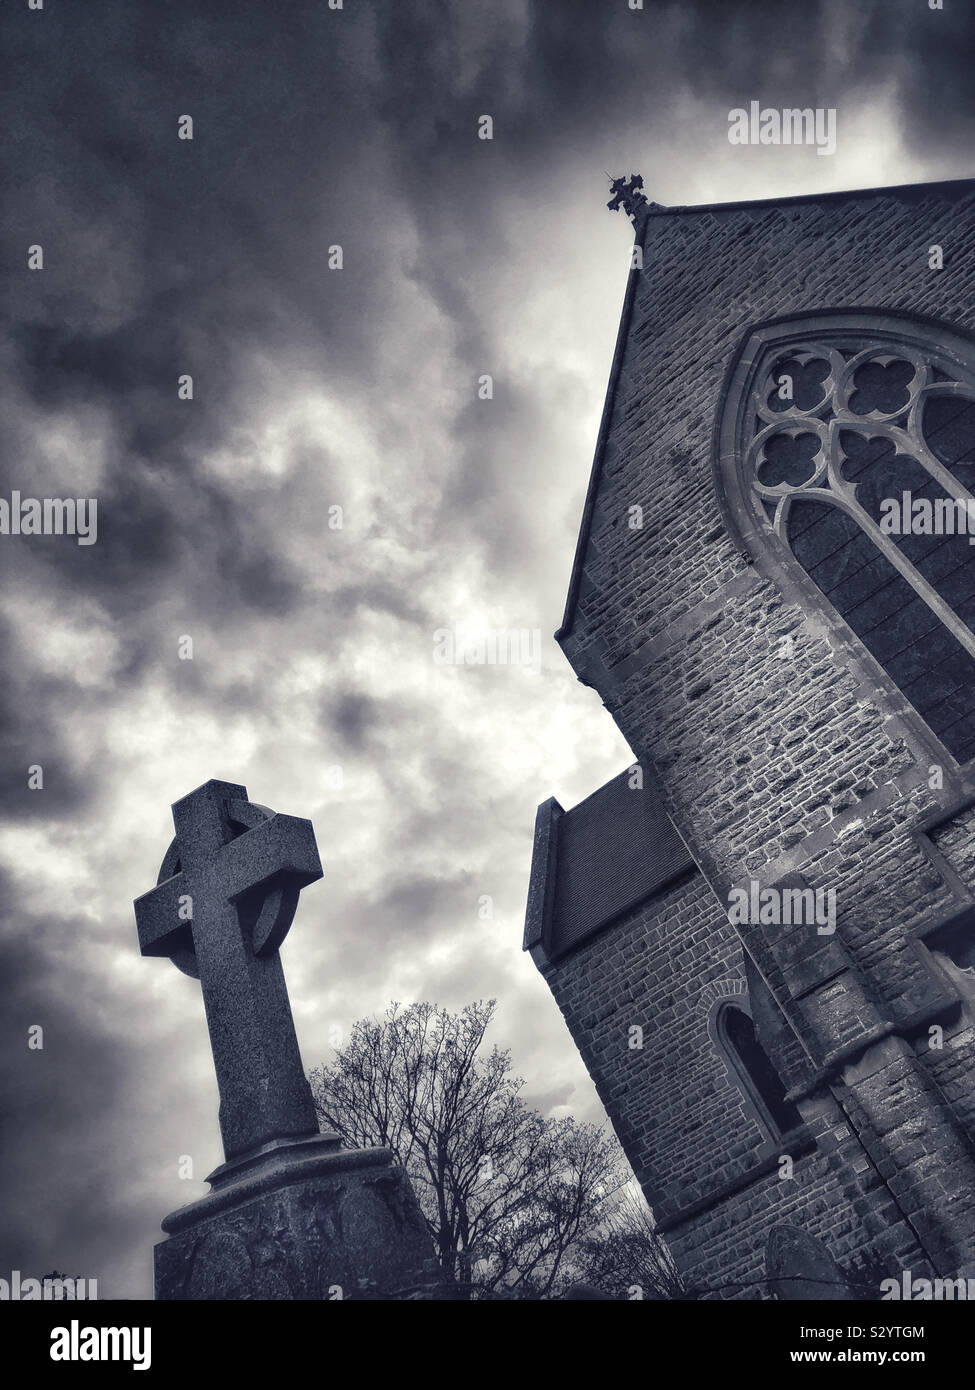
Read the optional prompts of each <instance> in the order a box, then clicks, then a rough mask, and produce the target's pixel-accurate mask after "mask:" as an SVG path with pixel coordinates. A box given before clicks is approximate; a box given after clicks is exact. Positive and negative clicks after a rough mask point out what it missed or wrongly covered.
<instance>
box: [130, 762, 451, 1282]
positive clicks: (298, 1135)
mask: <svg viewBox="0 0 975 1390" xmlns="http://www.w3.org/2000/svg"><path fill="white" fill-rule="evenodd" d="M173 820H174V822H175V826H176V838H175V839H174V840H173V843H172V844H171V845H170V848H169V851H168V852H167V854H166V856H165V858H164V860H163V865H162V869H161V871H160V874H159V882H158V883H157V886H156V887H155V888H154V889H152V890H151V892H149V893H146V894H144V895H143V896H142V897H141V898H138V899H137V900H136V903H135V914H136V922H137V925H138V930H139V944H140V947H141V950H142V953H143V955H161V956H168V957H169V958H170V960H172V961H173V963H174V964H175V965H177V966H178V967H179V969H180V970H182V971H184V973H186V974H188V975H190V976H192V977H193V978H195V979H198V980H199V981H200V985H201V989H202V993H203V1002H204V1006H205V1008H206V1016H207V1026H208V1027H209V1030H210V1043H211V1046H212V1048H213V1061H214V1066H215V1069H216V1073H217V1082H218V1085H219V1088H220V1129H221V1133H222V1135H223V1145H224V1153H225V1155H226V1159H227V1161H226V1162H225V1163H223V1164H221V1166H220V1167H219V1168H217V1169H215V1170H214V1172H212V1173H211V1174H210V1176H209V1178H208V1181H209V1183H210V1185H211V1192H210V1194H209V1196H207V1197H204V1198H203V1199H202V1201H199V1202H194V1203H193V1204H192V1205H191V1206H187V1207H183V1208H181V1209H180V1210H179V1211H176V1212H173V1213H172V1214H171V1215H170V1216H168V1217H167V1218H166V1220H165V1221H164V1222H163V1230H164V1231H166V1232H167V1233H168V1234H169V1239H168V1240H164V1241H161V1242H160V1244H159V1245H157V1246H156V1251H155V1269H156V1298H158V1299H162V1300H173V1299H339V1298H342V1299H347V1298H356V1297H357V1296H359V1297H369V1298H409V1297H430V1296H440V1295H437V1294H434V1293H433V1292H432V1290H434V1289H439V1288H441V1287H442V1286H441V1283H440V1281H441V1280H442V1273H441V1271H440V1268H439V1265H438V1264H437V1261H436V1259H435V1258H434V1253H433V1245H432V1242H431V1239H430V1236H429V1233H428V1231H427V1228H426V1224H425V1222H424V1220H423V1215H422V1212H421V1211H420V1207H419V1204H418V1203H417V1200H416V1196H415V1194H414V1192H413V1189H412V1187H411V1186H410V1183H409V1179H408V1178H407V1176H406V1174H405V1172H404V1171H403V1170H402V1168H400V1167H398V1166H397V1165H395V1164H394V1162H393V1155H392V1153H391V1152H390V1151H389V1150H388V1149H343V1148H342V1147H341V1143H340V1140H339V1137H338V1136H337V1135H335V1134H319V1132H318V1118H317V1114H316V1111H315V1105H314V1101H313V1100H312V1094H311V1088H310V1086H309V1085H308V1081H307V1079H306V1077H305V1073H304V1068H303V1067H302V1062H301V1053H300V1051H299V1048H298V1040H297V1037H296V1036H295V1029H294V1022H293V1020H292V1016H291V1006H290V1004H289V1002H288V991H287V987H286V985H285V982H284V973H283V971H282V968H281V958H280V956H279V954H278V948H279V946H280V945H281V942H282V940H283V939H284V936H285V934H286V933H287V931H288V928H289V927H290V925H291V922H292V919H293V917H294V914H295V909H296V907H297V904H298V895H299V892H300V890H301V889H302V888H303V887H305V886H306V885H307V884H310V883H314V882H315V881H316V879H319V878H321V876H322V867H321V863H320V862H319V858H318V849H317V847H316V844H315V834H314V831H313V830H312V826H311V822H310V821H307V820H299V819H296V818H295V817H294V816H280V815H275V814H274V813H273V812H272V811H269V810H268V809H267V808H266V807H264V806H259V805H257V804H256V803H253V802H250V801H248V799H247V789H246V788H245V787H242V786H239V785H238V784H237V783H234V782H217V781H211V782H207V783H205V784H204V785H203V786H202V787H198V788H197V789H196V791H194V792H191V793H190V794H189V796H185V797H183V798H182V800H180V801H177V802H176V803H175V805H174V806H173Z"/></svg>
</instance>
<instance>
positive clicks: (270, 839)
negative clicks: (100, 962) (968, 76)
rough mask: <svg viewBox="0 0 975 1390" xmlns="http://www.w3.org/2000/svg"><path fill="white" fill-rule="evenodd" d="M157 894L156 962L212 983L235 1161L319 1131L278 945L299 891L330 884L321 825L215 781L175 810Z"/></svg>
mask: <svg viewBox="0 0 975 1390" xmlns="http://www.w3.org/2000/svg"><path fill="white" fill-rule="evenodd" d="M173 822H174V824H175V826H176V838H175V839H174V840H173V843H172V844H171V846H170V848H169V851H168V853H167V855H166V857H165V859H164V860H163V865H162V869H161V870H160V874H159V880H158V883H157V886H156V887H155V888H153V889H152V891H151V892H149V893H145V894H143V896H142V897H141V898H137V899H136V900H135V918H136V925H137V926H138V930H139V946H140V948H141V950H142V954H143V955H144V956H168V957H169V958H170V959H171V960H172V961H173V962H174V964H175V965H177V966H178V967H179V968H180V969H181V970H182V971H184V973H186V974H187V975H192V976H193V977H195V978H196V979H198V980H199V981H200V986H201V988H202V991H203V1004H204V1008H205V1009H206V1017H207V1025H208V1027H209V1030H210V1045H211V1047H212V1049H213V1062H214V1067H215V1069H216V1073H217V1084H218V1086H219V1088H220V1130H221V1133H222V1135H223V1147H224V1152H225V1154H226V1157H227V1159H228V1161H229V1160H231V1159H233V1158H236V1157H239V1156H241V1155H244V1154H247V1153H249V1152H252V1151H254V1150H256V1149H258V1148H260V1146H261V1145H264V1144H267V1143H269V1142H270V1141H272V1140H276V1139H282V1138H298V1137H301V1136H303V1135H316V1134H317V1133H318V1120H317V1117H316V1113H315V1104H314V1101H313V1100H312V1095H311V1088H310V1087H309V1085H308V1081H307V1080H306V1078H305V1073H304V1069H303V1068H302V1064H301V1053H300V1052H299V1051H298V1040H297V1038H296V1037H295V1028H294V1021H293V1019H292V1017H291V1006H290V1004H289V1003H288V990H287V986H286V985H285V982H284V971H283V970H282V968H281V957H280V955H279V954H278V947H279V946H280V945H281V942H282V941H283V940H284V937H285V935H286V934H287V931H288V928H289V927H290V926H291V921H292V918H293V917H294V914H295V909H296V907H297V905H298V894H299V892H300V890H301V889H302V888H304V887H305V885H306V884H309V883H314V882H315V880H316V879H319V878H321V877H322V866H321V861H320V860H319V857H318V849H317V847H316V845H315V833H314V831H313V830H312V825H311V821H307V820H299V819H297V818H296V817H294V816H279V815H275V814H274V813H273V812H271V811H269V810H268V809H267V808H266V807H264V806H258V805H256V804H255V803H252V802H250V801H248V799H247V789H246V787H241V786H237V785H236V784H234V783H232V782H207V783H206V784H205V785H204V786H202V787H198V788H197V790H196V791H194V792H190V794H189V796H184V797H183V798H182V800H181V801H177V802H176V803H175V804H174V806H173Z"/></svg>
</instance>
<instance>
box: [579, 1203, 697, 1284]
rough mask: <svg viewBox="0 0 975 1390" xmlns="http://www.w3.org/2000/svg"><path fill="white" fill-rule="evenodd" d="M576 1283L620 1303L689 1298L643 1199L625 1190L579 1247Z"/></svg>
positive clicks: (671, 1256) (668, 1250) (672, 1258)
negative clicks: (594, 1289)
mask: <svg viewBox="0 0 975 1390" xmlns="http://www.w3.org/2000/svg"><path fill="white" fill-rule="evenodd" d="M575 1264H576V1269H577V1270H578V1272H579V1276H580V1278H582V1279H584V1280H586V1281H587V1282H588V1283H590V1284H593V1285H594V1286H595V1287H596V1288H599V1289H602V1290H603V1291H604V1292H605V1293H608V1294H611V1295H613V1296H615V1297H617V1298H625V1299H635V1298H641V1299H690V1298H696V1297H697V1294H696V1292H693V1291H691V1290H689V1289H688V1288H687V1286H686V1285H685V1284H684V1281H683V1279H682V1278H681V1275H680V1272H679V1271H678V1269H677V1266H676V1264H675V1263H674V1257H673V1255H672V1254H671V1252H670V1249H669V1248H668V1246H667V1244H666V1242H665V1241H664V1240H663V1239H662V1237H661V1236H660V1234H659V1232H658V1231H657V1230H656V1227H655V1226H654V1221H653V1216H652V1215H651V1212H650V1208H649V1207H648V1206H647V1204H646V1202H645V1201H644V1200H643V1197H642V1196H640V1195H638V1194H637V1193H636V1192H634V1191H633V1189H632V1188H629V1187H628V1188H627V1189H626V1191H625V1192H624V1193H623V1194H622V1198H621V1200H620V1201H619V1203H618V1204H617V1206H616V1207H615V1209H614V1210H613V1212H612V1213H611V1214H610V1215H609V1216H608V1218H607V1220H606V1221H605V1222H604V1224H603V1226H602V1228H601V1229H600V1230H599V1231H598V1232H597V1233H596V1234H595V1235H592V1236H589V1237H587V1238H586V1239H585V1240H584V1241H582V1242H581V1243H580V1247H579V1250H578V1252H577V1254H576V1261H575Z"/></svg>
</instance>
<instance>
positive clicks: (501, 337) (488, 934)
mask: <svg viewBox="0 0 975 1390" xmlns="http://www.w3.org/2000/svg"><path fill="white" fill-rule="evenodd" d="M966 11H967V12H968V17H967V18H966V17H965V13H964V12H966ZM0 26H2V31H3V32H2V45H3V49H4V51H5V53H6V61H7V65H8V70H7V73H6V75H5V77H4V80H3V83H2V90H3V96H2V97H0V102H2V116H3V130H4V144H3V147H2V150H3V158H4V160H5V173H4V184H5V188H4V197H3V212H2V219H3V238H2V246H3V255H4V260H5V271H6V279H7V282H8V290H9V293H8V295H7V296H6V301H7V305H8V312H9V319H8V323H7V331H6V332H5V334H4V335H3V339H2V353H3V364H2V366H3V370H2V378H3V391H4V400H3V402H2V411H0V415H2V428H3V432H4V444H5V448H4V450H3V470H4V475H3V479H2V484H0V496H3V497H9V495H10V492H11V490H12V489H19V490H20V491H21V492H22V493H23V494H24V495H32V496H37V497H45V496H48V497H57V496H67V495H71V496H77V497H96V498H97V499H98V539H97V543H96V544H94V545H90V546H79V545H77V544H76V542H75V540H74V539H73V538H70V537H65V536H62V537H44V536H39V537H24V536H0V634H2V650H3V654H4V660H3V680H2V683H0V753H2V758H0V872H2V878H0V896H2V905H3V909H4V911H3V912H2V919H0V920H2V924H3V925H2V938H0V981H2V984H0V989H2V1019H3V1039H2V1042H3V1046H2V1057H0V1067H2V1074H0V1085H2V1088H3V1098H2V1111H3V1141H4V1146H3V1169H2V1173H0V1192H2V1194H3V1195H2V1199H0V1200H2V1210H0V1276H4V1277H6V1275H7V1272H8V1271H9V1270H10V1269H13V1268H19V1269H21V1270H22V1271H24V1273H25V1274H34V1275H38V1276H39V1275H41V1274H43V1273H45V1272H46V1271H48V1270H50V1269H51V1268H52V1267H53V1266H56V1267H57V1268H58V1269H61V1270H64V1271H66V1272H67V1273H69V1274H71V1275H80V1276H84V1277H89V1278H90V1277H95V1278H97V1279H98V1280H99V1291H100V1293H101V1295H102V1296H103V1297H112V1296H115V1297H130V1298H145V1297H149V1296H151V1247H152V1244H153V1242H154V1241H155V1240H156V1239H158V1238H160V1234H161V1233H160V1232H159V1222H160V1220H161V1219H162V1217H163V1216H164V1215H165V1214H166V1213H167V1212H169V1211H171V1210H172V1209H173V1208H175V1207H177V1206H180V1205H183V1204H184V1203H186V1202H188V1201H191V1200H194V1199H195V1198H197V1197H199V1196H202V1195H203V1194H204V1193H205V1191H206V1190H207V1189H206V1187H205V1184H204V1183H203V1177H204V1176H205V1174H206V1173H207V1172H208V1171H210V1169H211V1168H213V1167H214V1166H216V1164H218V1163H219V1162H220V1161H221V1160H222V1150H221V1147H220V1136H219V1130H218V1126H217V1104H218V1100H217V1092H216V1083H215V1080H214V1075H213V1067H212V1061H211V1057H210V1049H209V1044H208V1038H207V1031H206V1026H205V1022H204V1016H203V1006H202V1000H201V997H200V992H199V986H198V985H197V984H196V982H194V981H192V980H190V979H188V978H187V977H185V976H183V975H181V974H180V973H179V972H178V971H177V970H176V969H175V968H174V967H173V966H172V965H171V964H170V963H169V962H168V961H166V960H158V959H156V960H144V959H143V958H142V957H141V956H140V955H139V951H138V943H137V938H136V930H135V922H134V917H133V912H132V899H133V898H134V897H136V896H137V895H138V894H140V893H142V892H145V891H146V890H148V889H149V888H150V887H151V886H152V885H153V884H154V883H155V880H156V875H157V873H158V870H159V865H160V862H161V860H162V856H163V854H164V852H165V850H166V847H167V845H168V843H169V840H170V838H171V835H172V820H171V816H170V809H169V808H170V804H171V803H172V802H173V801H174V800H176V799H177V798H179V797H180V796H182V795H184V794H185V793H187V792H188V791H190V790H192V789H193V788H194V787H196V786H198V785H199V784H200V783H202V782H204V781H206V780H208V779H209V778H212V777H216V778H223V779H225V780H229V781H235V782H242V783H244V784H245V785H246V786H247V788H248V791H249V793H250V795H251V797H252V799H254V800H256V801H259V802H262V803H265V804H267V805H269V806H271V807H273V808H274V809H275V810H279V811H284V812H288V813H290V814H293V815H299V816H307V817H309V818H310V819H311V820H312V822H313V824H314V827H315V831H316V833H317V837H318V844H319V849H320V852H321V856H322V859H323V861H324V863H325V878H324V880H323V881H322V882H321V883H319V884H316V885H314V886H313V887H311V888H309V889H308V890H307V891H306V892H305V893H304V894H303V895H302V899H301V905H300V907H299V911H298V915H297V918H296V920H295V924H294V927H293V928H292V931H291V935H290V936H289V938H288V940H287V942H286V944H285V947H284V951H283V957H284V964H285V970H286V974H287V978H288V982H289V986H290V991H291V999H292V1005H293V1009H294V1015H295V1022H296V1027H297V1030H298V1036H299V1041H300V1044H301V1048H302V1053H303V1057H304V1061H305V1065H306V1067H307V1068H309V1069H310V1068H311V1067H312V1066H314V1065H317V1064H318V1063H320V1062H323V1061H328V1060H329V1058H330V1056H331V1051H330V1048H329V1046H328V1032H329V1028H330V1027H331V1026H332V1025H334V1024H339V1025H340V1026H342V1027H343V1028H345V1029H347V1028H348V1026H349V1025H350V1024H351V1023H352V1022H353V1021H354V1020H355V1019H356V1018H358V1017H361V1016H363V1015H367V1014H374V1013H378V1012H381V1011H382V1010H383V1009H384V1008H385V1007H386V1005H387V1003H388V1001H390V1000H391V999H398V1000H402V1001H410V1000H414V999H422V1000H432V1001H436V1002H438V1003H440V1004H444V1005H447V1006H449V1007H451V1008H459V1007H461V1006H462V1005H463V1004H464V1003H466V1002H468V1001H469V1000H471V999H476V998H487V997H492V996H493V997H497V999H498V1000H499V1012H498V1020H497V1025H496V1028H495V1038H496V1040H497V1041H498V1042H499V1043H501V1044H502V1045H504V1046H510V1048H511V1049H512V1052H513V1056H514V1063H515V1068H516V1070H517V1072H518V1073H519V1074H520V1075H522V1076H524V1078H525V1080H526V1089H525V1094H526V1097H527V1098H528V1099H529V1100H530V1101H531V1102H532V1103H534V1104H536V1105H538V1106H539V1107H540V1108H542V1109H543V1110H545V1111H546V1112H547V1113H553V1114H560V1115H561V1114H573V1115H575V1116H577V1117H578V1118H580V1119H599V1120H601V1119H602V1118H603V1116H602V1111H601V1109H600V1107H599V1104H598V1102H597V1100H596V1098H595V1094H594V1092H593V1090H592V1087H591V1085H590V1083H589V1081H588V1078H587V1077H586V1074H585V1071H584V1069H583V1067H582V1065H581V1063H580V1061H579V1059H578V1056H577V1054H576V1052H575V1049H574V1047H573V1045H572V1043H571V1040H570V1038H569V1035H568V1032H567V1030H566V1028H565V1026H564V1024H563V1022H562V1020H561V1015H560V1014H559V1012H558V1009H557V1008H556V1006H555V1004H554V1002H553V1001H552V999H551V997H550V995H549V993H548V991H547V989H546V988H545V986H544V985H543V983H542V981H541V978H540V977H539V976H538V975H537V973H536V971H535V968H534V966H533V965H532V963H531V961H530V959H529V958H528V957H526V956H524V955H523V954H522V952H521V949H520V947H521V934H522V924H523V914H524V902H525V894H526V887H527V876H528V869H529V862H530V853H531V839H532V829H533V822H534V814H535V808H536V806H537V804H538V802H540V801H542V800H544V799H545V798H547V797H548V796H550V795H553V794H554V795H556V796H557V797H558V798H559V799H560V801H561V802H562V803H563V805H564V806H566V807H569V806H571V805H573V804H575V802H577V801H578V800H580V799H581V798H582V797H584V796H586V795H587V794H588V793H589V792H591V791H593V790H594V789H595V788H596V787H597V786H599V785H601V784H602V783H603V782H604V781H606V780H607V779H608V778H609V777H610V776H613V775H614V774H615V773H617V772H618V771H620V770H621V769H622V768H623V767H625V766H626V765H627V764H628V762H629V761H630V754H629V751H628V749H627V747H626V745H625V744H624V742H623V740H622V738H621V737H620V735H619V734H618V732H617V731H616V729H615V727H614V725H613V723H612V721H611V719H610V716H609V715H608V714H607V713H606V711H605V710H603V708H602V706H601V704H600V702H599V700H598V698H597V697H596V696H595V694H594V693H593V692H592V691H587V690H585V689H584V688H583V687H582V686H581V685H579V684H578V683H577V682H576V680H575V678H574V676H573V674H572V672H571V671H570V670H569V668H568V666H567V664H566V663H565V661H564V660H563V658H562V656H561V654H560V652H559V650H558V648H557V646H556V645H555V643H554V642H553V641H552V640H551V634H552V633H553V631H554V630H555V628H556V627H557V626H558V624H559V621H560V618H561V612H562V606H563V603H564V599H565V593H566V588H567V584H568V580H569V573H570V567H571V561H572V553H573V548H574V543H575V538H576V534H577V530H578V525H579V521H580V518H581V512H582V504H583V498H584V493H585V487H586V483H587V479H588V473H589V466H590V463H591V458H592V450H593V446H594V443H595V438H596V431H597V427H598V420H599V412H600V410H601V407H602V400H603V395H604V391H605V388H606V383H607V378H608V373H609V368H610V363H611V358H612V352H613V345H614V339H615V333H616V328H617V323H618V317H619V311H620V306H621V302H622V296H623V290H624V285H625V278H626V269H627V265H628V263H629V246H630V241H631V228H630V225H629V223H628V221H627V220H626V218H625V217H624V216H623V215H622V214H621V213H617V214H612V213H610V212H608V211H607V209H606V206H605V203H606V198H607V196H608V194H607V187H606V178H605V171H608V172H609V173H611V174H619V173H623V174H630V173H632V172H640V173H642V174H643V176H644V179H645V180H646V186H647V191H648V193H649V195H650V197H651V198H652V199H653V200H654V201H657V202H661V203H670V204H674V203H695V202H709V201H724V200H731V199H735V198H741V197H757V198H760V197H775V196H778V195H780V194H794V193H805V192H816V191H820V190H830V189H839V188H847V187H863V186H873V185H879V184H891V183H907V182H914V181H921V180H926V179H936V178H956V177H968V176H971V175H972V174H973V173H975V169H973V167H972V154H971V151H972V148H973V138H972V137H973V130H972V115H973V106H975V84H973V82H972V78H971V73H972V61H973V57H975V46H973V42H972V32H971V30H972V28H973V21H972V19H971V6H969V5H966V4H964V3H963V0H945V9H944V10H943V11H940V12H939V11H932V10H930V9H929V6H928V3H927V0H877V2H876V3H870V2H869V0H856V3H855V4H850V3H849V2H848V0H843V2H842V3H835V4H834V3H823V4H817V3H815V0H798V3H791V2H790V0H774V3H769V4H762V3H756V2H755V0H749V3H747V4H744V3H743V4H735V3H732V0H722V3H716V4H705V3H698V4H694V3H673V4H666V3H656V0H646V9H645V10H643V11H631V10H630V9H629V8H628V0H589V2H588V3H574V0H453V3H446V2H444V3H437V2H436V0H344V6H343V8H342V9H341V10H331V9H329V7H328V4H327V0H282V3H268V0H261V3H253V0H233V3H229V0H228V2H227V3H215V0H210V2H209V3H206V4H200V3H189V0H168V3H166V4H165V5H160V4H159V3H149V0H84V4H79V3H74V4H72V3H68V0H45V3H44V7H43V10H40V11H37V10H30V9H29V8H28V4H27V0H8V3H7V4H6V5H5V6H4V13H3V16H2V18H0ZM966 26H967V30H966ZM751 100H759V101H761V102H762V103H763V104H765V105H771V106H806V105H809V106H824V107H835V108H836V109H837V131H838V144H837V150H836V153H835V154H834V155H832V156H828V157H822V156H817V155H816V152H815V150H814V149H803V148H774V147H764V148H752V147H744V148H742V147H732V146H730V145H729V142H728V138H727V132H728V112H729V110H730V109H731V108H732V107H736V106H747V104H748V103H749V102H750V101H751ZM181 115H191V116H192V118H193V123H194V138H193V140H192V142H190V141H181V140H179V139H178V138H177V123H178V118H179V117H180V116H181ZM482 115H490V116H491V117H492V118H493V122H494V138H493V140H491V141H488V140H481V139H479V138H478V120H479V117H481V116H482ZM37 244H39V245H42V246H43V252H44V268H43V271H29V270H28V269H27V248H28V246H31V245H37ZM336 245H340V246H341V247H342V252H343V268H342V269H341V270H337V269H330V268H329V248H330V247H332V246H336ZM648 273H650V274H652V267H650V269H649V271H648ZM788 308H789V306H788V305H783V306H782V309H783V312H785V311H786V310H787V309H788ZM743 327H744V325H743ZM182 373H189V374H191V375H192V377H193V380H194V399H193V401H180V400H178V399H177V390H176V385H177V378H178V377H179V375H180V374H182ZM483 374H490V375H491V376H492V378H493V382H494V395H493V399H491V400H480V399H478V378H479V377H480V376H482V375H483ZM336 506H340V507H341V508H342V509H343V522H344V524H343V526H342V528H341V529H329V526H328V518H329V514H330V513H329V509H330V508H332V507H336ZM458 625H467V627H468V628H471V629H474V630H476V629H477V628H478V626H481V627H494V628H505V629H511V628H518V629H529V630H532V629H540V631H541V634H542V639H543V645H542V662H541V670H540V671H533V670H532V669H530V668H517V667H512V666H480V667H478V666H461V667H457V666H441V665H437V664H435V662H434V660H433V653H434V634H435V633H436V632H437V631H438V629H443V628H450V629H453V628H455V627H456V626H458ZM183 636H190V637H192V640H193V658H192V660H180V659H179V656H178V642H179V639H180V638H181V637H183ZM34 764H40V765H41V766H42V767H43V778H44V786H43V789H42V790H29V789H28V773H27V769H28V767H29V766H31V765H34ZM335 769H341V786H339V785H338V781H339V777H338V774H337V773H336V772H335ZM483 895H489V896H490V897H491V899H492V900H493V904H494V916H493V918H490V919H486V920H485V919H483V918H482V917H481V916H480V915H479V910H478V909H479V901H480V900H481V898H482V896H483ZM32 1024H41V1025H42V1026H43V1028H44V1030H45V1032H44V1042H45V1045H44V1048H43V1050H42V1051H29V1050H28V1048H27V1030H28V1027H29V1026H30V1025H32ZM184 1154H188V1155H190V1156H192V1158H193V1160H194V1165H195V1180H193V1181H181V1180H180V1179H179V1178H178V1176H177V1162H178V1159H179V1157H180V1155H184Z"/></svg>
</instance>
